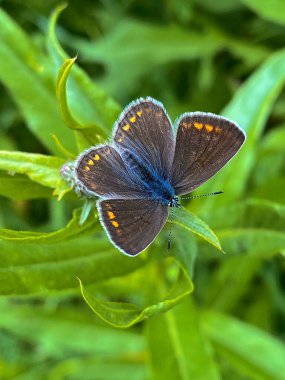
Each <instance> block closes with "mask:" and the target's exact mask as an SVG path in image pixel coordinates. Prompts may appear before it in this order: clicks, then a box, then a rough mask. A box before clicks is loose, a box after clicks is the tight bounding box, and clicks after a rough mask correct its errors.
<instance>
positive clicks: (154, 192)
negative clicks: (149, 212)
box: [122, 150, 175, 205]
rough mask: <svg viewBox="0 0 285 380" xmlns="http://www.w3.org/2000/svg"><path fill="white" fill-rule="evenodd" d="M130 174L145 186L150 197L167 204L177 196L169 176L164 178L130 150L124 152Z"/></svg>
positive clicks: (123, 155) (123, 156)
mask: <svg viewBox="0 0 285 380" xmlns="http://www.w3.org/2000/svg"><path fill="white" fill-rule="evenodd" d="M122 158H123V159H124V161H125V163H126V165H127V168H128V170H129V172H130V175H131V176H133V177H134V180H135V181H136V182H137V183H139V184H140V186H142V187H143V189H144V191H146V192H147V194H148V197H149V198H150V199H152V200H157V201H159V202H161V203H162V204H165V205H170V203H171V201H172V200H173V199H174V198H175V190H174V188H173V187H172V186H171V184H170V182H169V180H168V179H167V178H162V177H161V176H160V175H159V174H158V173H157V172H156V171H155V170H154V168H153V167H152V165H150V164H148V163H146V162H145V161H144V160H142V159H141V158H140V157H138V156H137V155H136V154H134V153H133V152H131V151H129V150H125V151H124V152H123V153H122Z"/></svg>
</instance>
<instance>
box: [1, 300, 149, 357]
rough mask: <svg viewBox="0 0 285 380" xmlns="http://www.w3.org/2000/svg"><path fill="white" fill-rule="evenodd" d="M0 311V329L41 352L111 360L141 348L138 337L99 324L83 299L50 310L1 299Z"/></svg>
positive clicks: (143, 346) (140, 350) (142, 344)
mask: <svg viewBox="0 0 285 380" xmlns="http://www.w3.org/2000/svg"><path fill="white" fill-rule="evenodd" d="M0 310H1V313H0V328H2V329H6V330H7V331H9V332H10V333H12V334H16V335H17V336H18V337H19V338H21V339H28V340H29V341H33V342H34V344H37V345H41V350H42V352H43V353H44V354H45V355H52V356H57V355H59V356H62V351H65V350H68V352H69V353H72V354H76V353H77V352H80V354H81V355H84V354H87V355H96V356H97V358H106V359H107V358H108V359H111V358H118V357H121V355H122V354H123V355H128V354H132V355H136V354H137V355H139V354H140V353H141V354H142V353H143V351H144V350H145V342H144V339H143V337H142V336H140V335H138V334H135V333H134V332H131V331H127V330H118V329H113V328H110V327H108V326H102V324H100V323H98V321H96V320H95V319H94V315H92V314H91V313H90V311H89V309H88V308H86V304H85V303H84V302H83V301H82V302H81V303H78V304H77V307H76V308H73V307H60V308H56V309H53V308H47V307H45V305H43V306H41V305H37V306H35V305H34V307H33V308H31V307H30V306H29V305H26V306H25V305H19V304H12V303H11V302H8V300H3V299H2V300H1V304H0ZM19 319H20V320H21V324H19ZM70 336H72V337H73V339H70ZM110 341H111V342H112V344H111V345H110V344H109V342H110ZM94 342H96V344H94Z"/></svg>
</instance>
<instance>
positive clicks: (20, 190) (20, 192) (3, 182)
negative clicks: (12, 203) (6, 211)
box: [0, 173, 52, 201]
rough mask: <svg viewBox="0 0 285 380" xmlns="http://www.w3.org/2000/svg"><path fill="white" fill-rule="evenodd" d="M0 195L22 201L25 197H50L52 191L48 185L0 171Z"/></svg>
mask: <svg viewBox="0 0 285 380" xmlns="http://www.w3.org/2000/svg"><path fill="white" fill-rule="evenodd" d="M0 195H2V196H4V197H6V198H10V199H14V200H18V201H20V200H21V201H22V200H26V199H37V198H50V197H51V196H52V191H51V189H49V188H48V187H44V186H41V185H39V184H38V183H35V182H32V181H31V180H29V179H28V178H27V177H25V176H23V175H18V174H14V175H9V174H5V173H0Z"/></svg>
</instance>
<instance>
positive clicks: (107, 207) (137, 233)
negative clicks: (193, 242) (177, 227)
mask: <svg viewBox="0 0 285 380" xmlns="http://www.w3.org/2000/svg"><path fill="white" fill-rule="evenodd" d="M97 207H98V210H99V215H100V221H101V223H102V225H103V227H104V228H105V230H106V232H107V234H108V236H109V238H110V240H111V241H112V242H113V244H114V245H115V246H116V247H117V248H119V249H120V250H121V251H122V252H123V253H125V254H127V255H129V256H136V255H137V254H138V253H140V252H141V251H143V250H144V249H145V248H147V247H148V246H149V245H150V243H151V242H152V241H153V240H154V238H155V237H156V236H157V234H158V233H159V232H160V230H161V229H162V227H163V226H164V224H165V222H166V220H167V216H168V209H167V206H165V205H162V204H161V203H159V202H156V201H150V200H143V199H128V200H125V199H108V200H103V201H98V203H97Z"/></svg>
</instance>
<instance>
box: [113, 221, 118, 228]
mask: <svg viewBox="0 0 285 380" xmlns="http://www.w3.org/2000/svg"><path fill="white" fill-rule="evenodd" d="M111 223H112V224H113V226H114V227H115V228H118V227H119V223H118V222H116V221H115V220H113V221H112V222H111Z"/></svg>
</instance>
